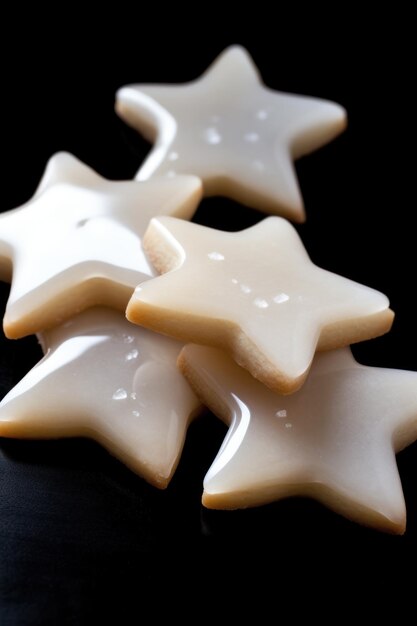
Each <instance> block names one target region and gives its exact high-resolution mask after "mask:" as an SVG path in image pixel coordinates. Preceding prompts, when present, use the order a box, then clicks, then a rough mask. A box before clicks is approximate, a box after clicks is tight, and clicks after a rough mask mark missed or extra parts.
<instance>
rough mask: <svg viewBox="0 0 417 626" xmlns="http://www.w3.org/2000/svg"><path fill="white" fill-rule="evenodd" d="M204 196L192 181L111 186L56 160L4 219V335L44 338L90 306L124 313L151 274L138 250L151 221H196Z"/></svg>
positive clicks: (0, 267) (73, 163) (60, 157)
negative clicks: (28, 197) (7, 282)
mask: <svg viewBox="0 0 417 626" xmlns="http://www.w3.org/2000/svg"><path fill="white" fill-rule="evenodd" d="M201 194H202V189H201V182H200V181H199V180H198V179H197V178H195V177H194V176H180V177H177V178H175V180H169V179H166V180H154V181H148V182H146V183H138V182H137V181H126V182H125V181H123V182H114V181H109V180H106V179H103V178H102V177H101V176H99V175H98V174H96V173H95V172H94V171H93V170H92V169H90V168H89V167H87V166H86V165H84V164H83V163H81V162H80V161H78V160H77V159H76V158H75V157H73V156H72V155H70V154H66V153H59V154H56V155H55V156H53V157H52V158H51V160H50V161H49V163H48V166H47V168H46V171H45V174H44V177H43V179H42V181H41V183H40V185H39V188H38V190H37V191H36V193H35V195H34V197H33V198H32V199H31V200H30V201H29V202H28V203H27V204H25V205H23V206H22V207H20V208H17V209H14V210H12V211H8V212H7V213H3V214H1V215H0V277H1V278H2V279H4V280H10V278H11V276H12V279H11V283H12V285H11V291H10V297H9V301H8V303H7V307H6V314H5V318H4V323H3V325H4V331H5V333H6V335H7V336H8V337H9V338H19V337H23V336H24V335H28V334H31V333H36V332H39V331H42V330H44V329H45V328H48V327H51V326H54V325H56V324H59V323H61V322H62V321H63V320H65V319H67V318H69V317H71V316H72V315H75V314H77V313H78V312H80V311H82V310H83V309H85V308H87V307H89V306H94V305H106V306H111V307H115V308H118V309H120V310H124V309H125V308H126V304H127V301H128V299H129V297H130V295H131V293H132V290H133V288H134V287H135V285H137V284H138V282H141V281H143V280H146V279H147V278H149V277H150V276H153V275H154V271H153V269H152V267H151V266H150V264H149V261H148V260H147V258H146V256H145V254H144V252H143V250H142V245H141V237H142V235H143V233H144V232H145V230H146V228H147V226H148V223H149V220H150V218H151V217H152V216H154V215H161V214H164V215H165V214H170V215H176V216H177V217H182V218H191V217H192V215H193V213H194V211H195V209H196V207H197V205H198V203H199V201H200V199H201Z"/></svg>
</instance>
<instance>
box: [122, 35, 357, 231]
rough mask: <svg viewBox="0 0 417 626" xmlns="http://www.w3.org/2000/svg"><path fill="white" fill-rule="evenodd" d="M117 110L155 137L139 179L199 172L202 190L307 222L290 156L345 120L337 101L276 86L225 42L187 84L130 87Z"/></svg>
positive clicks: (307, 148) (316, 142) (328, 136)
mask: <svg viewBox="0 0 417 626" xmlns="http://www.w3.org/2000/svg"><path fill="white" fill-rule="evenodd" d="M116 110H117V112H118V114H119V115H120V116H121V117H122V118H123V119H124V120H125V121H126V122H127V123H128V124H130V125H131V126H133V127H134V128H135V129H137V130H138V131H139V132H141V133H143V135H144V136H145V137H147V138H148V139H150V140H151V141H153V142H155V145H154V147H153V149H152V150H151V152H150V154H149V156H148V158H147V159H146V161H145V162H144V164H143V165H142V166H141V168H140V170H139V172H138V174H137V178H138V180H147V179H148V178H151V177H153V176H168V177H172V176H176V175H177V174H195V175H197V176H199V178H201V179H202V180H203V184H204V194H205V195H224V196H230V197H231V198H234V199H235V200H238V201H239V202H242V203H243V204H246V205H249V206H253V207H255V208H258V209H261V210H263V211H266V212H267V213H274V214H278V215H283V216H285V217H288V218H289V219H292V220H295V221H303V220H304V217H305V215H304V207H303V200H302V196H301V192H300V189H299V187H298V184H297V178H296V175H295V171H294V167H293V163H292V159H296V158H298V157H301V156H303V155H305V154H308V153H309V152H312V151H313V150H315V149H317V148H319V147H320V146H322V145H324V144H325V143H327V142H328V141H330V140H331V139H333V138H334V137H335V136H336V135H338V134H339V133H340V132H341V131H342V130H343V129H344V128H345V125H346V113H345V111H344V109H343V108H342V107H341V106H339V105H338V104H335V103H333V102H329V101H326V100H320V99H318V98H306V97H300V96H295V95H291V94H286V93H280V92H278V91H273V90H272V89H269V88H268V87H265V86H264V85H263V84H262V81H261V78H260V75H259V72H258V70H257V68H256V67H255V65H254V63H253V61H252V59H251V57H250V56H249V54H248V52H247V51H246V50H245V49H244V48H241V47H239V46H232V47H230V48H227V49H226V50H225V51H224V52H223V53H222V54H221V55H220V56H219V57H218V59H216V61H215V62H214V63H213V65H212V66H211V67H210V68H209V69H208V70H207V71H206V72H205V73H204V74H203V76H201V78H199V79H197V80H195V81H193V82H190V83H187V84H185V85H131V86H128V87H123V88H122V89H120V90H119V91H118V92H117V101H116Z"/></svg>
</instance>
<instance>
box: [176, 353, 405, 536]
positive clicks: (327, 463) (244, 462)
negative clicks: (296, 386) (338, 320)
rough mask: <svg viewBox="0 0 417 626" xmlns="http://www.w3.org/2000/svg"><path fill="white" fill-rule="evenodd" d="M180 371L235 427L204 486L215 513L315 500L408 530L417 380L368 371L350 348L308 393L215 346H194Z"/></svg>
mask: <svg viewBox="0 0 417 626" xmlns="http://www.w3.org/2000/svg"><path fill="white" fill-rule="evenodd" d="M180 367H181V369H182V370H183V372H184V373H185V375H186V377H187V379H188V380H189V381H190V382H191V384H192V386H194V387H195V389H196V390H197V392H198V394H199V396H200V398H201V399H202V401H203V402H204V403H205V404H206V405H207V406H208V407H209V408H211V409H212V410H213V411H214V412H215V413H217V415H218V416H219V417H220V418H221V419H222V420H223V421H224V422H226V424H227V425H229V431H228V433H227V436H226V438H225V440H224V442H223V445H222V447H221V449H220V451H219V453H218V455H217V457H216V459H215V460H214V462H213V464H212V466H211V468H210V469H209V471H208V473H207V475H206V477H205V480H204V495H203V503H204V504H205V505H206V506H208V507H210V508H238V507H247V506H255V505H259V504H263V503H267V502H271V501H273V500H277V499H280V498H282V497H286V496H294V495H301V496H310V497H313V498H316V499H318V500H320V501H321V502H323V503H324V504H326V505H328V506H329V507H331V508H333V509H334V510H336V511H337V512H339V513H342V514H344V515H346V516H347V517H349V518H351V519H353V520H355V521H358V522H360V523H363V524H366V525H370V526H375V527H377V528H380V529H382V530H387V531H389V532H398V533H402V532H404V529H405V521H406V512H405V504H404V497H403V493H402V488H401V482H400V478H399V475H398V470H397V466H396V462H395V452H396V451H399V450H401V449H402V448H404V447H405V446H406V445H408V444H410V443H412V442H413V441H414V440H415V439H416V438H417V372H410V371H403V370H390V369H381V368H373V367H365V366H362V365H359V364H358V363H357V362H356V361H355V360H354V358H353V356H352V354H351V352H350V350H349V349H348V348H345V349H341V350H336V351H332V352H328V353H323V354H320V355H317V356H316V358H315V360H314V364H313V367H312V369H311V373H310V376H309V377H308V380H307V382H306V384H305V385H304V387H303V388H302V390H301V391H299V392H298V393H297V394H294V395H292V396H281V395H279V394H276V393H274V392H272V391H270V390H269V389H267V388H266V387H265V386H263V385H261V384H260V383H259V382H258V381H256V380H255V379H254V378H252V377H251V376H250V375H249V374H248V373H247V372H246V371H245V370H242V369H241V368H239V367H238V366H237V365H236V364H235V363H234V362H233V361H232V360H231V359H230V358H229V357H228V356H227V355H226V354H225V353H223V352H221V351H220V350H217V349H214V348H207V347H203V346H196V345H188V346H186V347H185V348H184V349H183V351H182V353H181V356H180Z"/></svg>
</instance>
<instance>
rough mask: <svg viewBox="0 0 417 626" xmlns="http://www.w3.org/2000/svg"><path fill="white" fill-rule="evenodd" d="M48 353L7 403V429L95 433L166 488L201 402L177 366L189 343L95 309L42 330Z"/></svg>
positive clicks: (29, 433)
mask: <svg viewBox="0 0 417 626" xmlns="http://www.w3.org/2000/svg"><path fill="white" fill-rule="evenodd" d="M39 339H40V341H41V344H42V346H43V349H44V351H45V352H46V355H45V356H44V358H43V359H42V360H41V361H40V362H39V363H38V364H37V365H36V366H35V367H34V368H33V369H32V370H31V371H30V372H29V373H28V374H27V375H26V376H25V377H24V378H23V379H22V380H21V381H20V382H19V383H18V384H17V385H16V386H15V387H14V388H13V389H12V390H11V391H10V392H9V393H8V394H7V395H6V397H5V398H4V399H3V401H2V402H1V404H0V436H6V437H24V438H41V437H42V438H56V437H73V436H86V437H91V438H93V439H96V440H97V441H98V442H100V443H101V444H102V445H103V446H104V447H106V448H107V449H108V450H109V451H110V452H112V453H113V454H114V455H115V456H117V457H118V458H119V459H120V460H121V461H123V462H124V463H126V465H128V466H129V467H130V468H131V469H132V470H133V471H135V472H137V473H138V474H140V475H141V476H143V477H144V478H145V479H146V480H148V481H149V482H150V483H152V484H153V485H155V486H157V487H161V488H163V487H166V485H167V484H168V482H169V480H170V478H171V476H172V474H173V472H174V470H175V467H176V465H177V463H178V460H179V457H180V454H181V450H182V447H183V443H184V438H185V433H186V429H187V426H188V423H189V421H190V420H191V419H192V417H193V416H194V415H195V414H196V412H197V411H198V409H199V407H200V403H199V401H198V400H197V398H196V396H195V395H194V393H193V392H192V390H191V389H190V387H189V385H188V384H187V382H186V381H185V380H184V378H183V377H182V376H181V374H180V372H179V371H178V370H177V368H176V359H177V356H178V353H179V351H180V349H181V348H182V345H183V344H180V343H178V342H177V341H174V340H173V339H169V338H168V337H163V336H161V335H157V334H156V333H152V332H150V331H147V330H145V329H143V328H138V327H137V326H133V325H132V324H130V323H129V322H128V321H127V320H126V319H125V318H124V316H123V315H122V314H121V313H119V312H117V311H112V310H110V309H94V308H93V309H89V310H88V311H85V312H84V313H81V314H80V315H78V316H77V317H74V318H72V319H71V320H69V321H68V322H66V323H65V324H62V325H61V326H59V327H57V328H55V329H53V330H51V331H48V332H45V333H42V334H41V335H40V337H39Z"/></svg>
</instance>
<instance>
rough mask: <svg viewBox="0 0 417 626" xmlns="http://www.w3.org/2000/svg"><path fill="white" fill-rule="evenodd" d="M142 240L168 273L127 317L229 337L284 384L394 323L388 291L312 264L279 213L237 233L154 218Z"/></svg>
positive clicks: (259, 372)
mask: <svg viewBox="0 0 417 626" xmlns="http://www.w3.org/2000/svg"><path fill="white" fill-rule="evenodd" d="M144 247H145V250H146V251H147V253H148V254H149V257H150V259H151V261H152V262H153V263H154V265H155V267H156V269H157V270H158V271H160V272H167V273H166V274H164V275H163V276H159V277H157V278H153V279H151V280H148V281H147V282H145V283H142V284H141V285H140V286H139V287H138V288H137V289H136V290H135V293H134V294H133V296H132V298H131V300H130V302H129V305H128V308H127V316H128V319H129V320H130V321H132V322H135V323H137V324H141V325H143V326H145V327H147V328H150V329H152V330H155V331H158V332H162V333H166V334H168V335H171V336H173V337H175V338H177V339H180V340H182V341H185V342H193V343H201V344H207V345H212V346H217V347H221V348H223V349H225V350H227V351H228V352H229V353H230V354H231V355H232V356H233V358H234V359H235V360H236V362H237V363H238V364H239V365H241V366H243V367H245V368H246V369H248V370H249V371H250V373H251V374H252V375H253V376H255V377H256V378H258V379H259V380H261V381H262V382H263V383H265V384H266V385H268V386H269V387H271V388H272V389H276V390H277V391H279V392H281V393H292V392H294V391H296V390H297V389H298V388H299V387H300V386H301V385H302V384H303V382H304V380H305V378H306V376H307V373H308V370H309V368H310V365H311V362H312V360H313V356H314V353H315V351H316V349H319V350H326V349H330V348H336V347H341V346H345V345H349V344H351V343H353V342H356V341H362V340H364V339H369V338H371V337H376V336H377V335H381V334H383V333H385V332H387V331H388V330H389V328H390V327H391V324H392V320H393V313H392V311H391V310H390V309H389V308H388V307H389V302H388V299H387V298H386V296H384V295H383V294H382V293H380V292H378V291H375V290H373V289H370V288H369V287H365V286H363V285H360V284H358V283H355V282H353V281H351V280H348V279H346V278H342V277H341V276H338V275H336V274H332V273H331V272H328V271H326V270H323V269H320V268H318V267H317V266H315V265H313V263H312V262H311V260H310V259H309V257H308V255H307V253H306V251H305V248H304V246H303V244H302V242H301V240H300V238H299V236H298V235H297V233H296V231H295V229H294V228H293V227H292V226H291V224H290V223H289V222H287V221H286V220H284V219H282V218H279V217H269V218H267V219H265V220H263V221H261V222H260V223H258V224H257V225H256V226H253V227H251V228H248V229H246V230H243V231H240V232H237V233H228V232H222V231H218V230H214V229H212V228H207V227H203V226H199V225H197V224H191V223H189V222H184V221H181V220H177V219H175V218H170V217H161V218H155V219H153V220H152V221H151V223H150V226H149V228H148V230H147V232H146V234H145V237H144Z"/></svg>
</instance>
